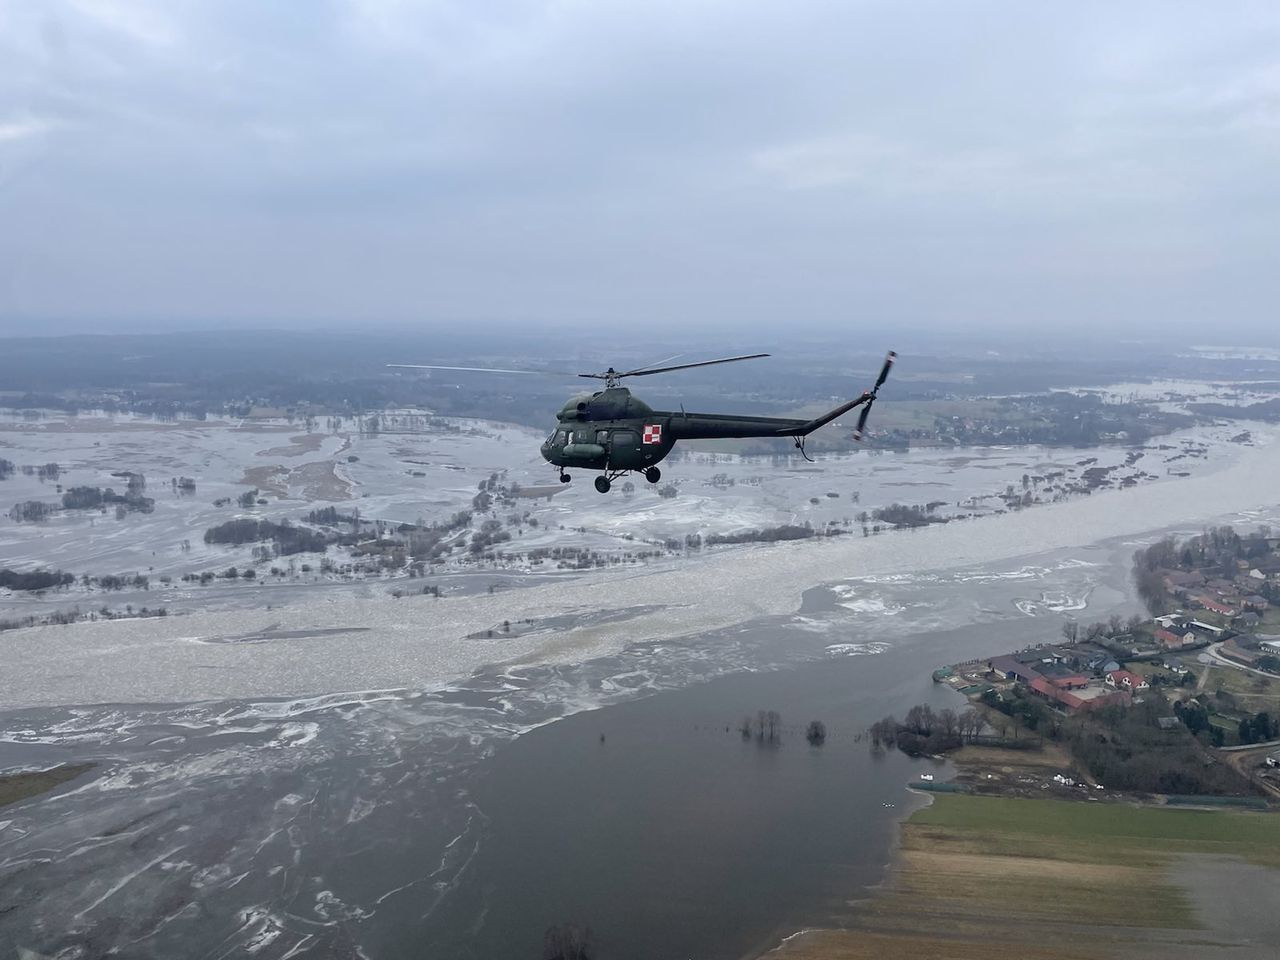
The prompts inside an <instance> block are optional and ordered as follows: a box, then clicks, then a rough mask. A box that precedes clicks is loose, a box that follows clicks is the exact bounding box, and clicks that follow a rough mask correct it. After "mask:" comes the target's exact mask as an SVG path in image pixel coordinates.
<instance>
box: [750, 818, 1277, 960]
mask: <svg viewBox="0 0 1280 960" xmlns="http://www.w3.org/2000/svg"><path fill="white" fill-rule="evenodd" d="M1278 868H1280V816H1276V815H1273V814H1266V813H1242V812H1203V811H1194V810H1170V809H1163V808H1156V807H1140V806H1136V805H1127V804H1111V803H1085V802H1078V801H1077V802H1073V801H1056V800H1020V799H1011V798H1003V797H973V796H958V795H939V796H937V797H935V798H934V803H933V805H932V806H930V807H928V808H926V809H924V810H921V811H919V812H918V813H916V814H915V815H914V816H913V817H912V818H911V819H910V820H909V821H908V822H907V823H905V824H903V826H902V844H901V849H900V851H899V854H898V856H897V858H896V862H895V864H894V866H893V869H892V873H891V876H890V879H889V880H888V882H887V883H886V884H885V885H884V887H883V888H882V889H881V890H880V891H879V892H878V893H877V894H876V895H875V896H874V897H872V898H871V899H870V900H868V901H865V902H862V903H859V904H856V905H854V906H853V908H852V913H851V916H850V920H849V923H848V926H847V927H846V928H844V929H838V930H811V931H807V932H805V933H803V934H800V935H798V936H795V937H793V938H791V939H790V940H788V941H787V942H786V943H784V944H783V945H782V946H780V947H778V948H777V949H776V950H775V951H773V952H771V953H770V954H769V956H770V957H771V958H776V960H862V958H872V957H875V958H884V960H895V958H907V957H928V958H931V960H991V958H1010V960H1012V958H1015V957H1017V958H1027V960H1075V958H1081V960H1083V958H1091V960H1092V958H1107V957H1125V958H1140V960H1148V958H1150V960H1154V958H1157V957H1159V958H1161V960H1170V958H1176V960H1183V958H1191V957H1196V958H1201V957H1206V958H1212V957H1233V958H1242V960H1262V958H1263V957H1268V958H1271V957H1273V956H1274V954H1273V952H1272V950H1273V947H1272V945H1273V944H1274V943H1276V942H1280V884H1277V883H1276V880H1280V869H1278ZM1237 905H1239V906H1238V907H1237Z"/></svg>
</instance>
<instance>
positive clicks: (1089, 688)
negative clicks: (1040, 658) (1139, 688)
mask: <svg viewBox="0 0 1280 960" xmlns="http://www.w3.org/2000/svg"><path fill="white" fill-rule="evenodd" d="M1028 686H1029V687H1030V689H1031V690H1032V692H1033V693H1036V694H1039V695H1040V696H1041V697H1044V699H1046V700H1048V701H1049V702H1050V703H1053V704H1055V705H1057V706H1059V707H1061V708H1062V709H1064V710H1066V711H1067V712H1068V713H1075V712H1077V711H1082V710H1095V709H1097V708H1098V707H1102V706H1105V705H1107V704H1110V703H1118V704H1122V705H1125V706H1128V704H1129V702H1130V695H1129V692H1128V691H1127V690H1116V689H1112V688H1110V687H1106V686H1103V685H1102V684H1101V683H1098V682H1097V681H1091V682H1089V683H1088V684H1086V685H1085V686H1083V687H1076V688H1074V689H1071V690H1065V689H1063V688H1061V687H1056V686H1054V685H1053V684H1052V683H1051V682H1050V681H1049V680H1047V679H1046V678H1044V677H1036V679H1035V680H1033V681H1031V683H1030V684H1029V685H1028Z"/></svg>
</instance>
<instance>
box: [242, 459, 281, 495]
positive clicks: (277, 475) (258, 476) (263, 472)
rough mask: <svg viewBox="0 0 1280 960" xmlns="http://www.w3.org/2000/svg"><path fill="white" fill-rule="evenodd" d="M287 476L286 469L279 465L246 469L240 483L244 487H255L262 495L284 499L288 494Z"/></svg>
mask: <svg viewBox="0 0 1280 960" xmlns="http://www.w3.org/2000/svg"><path fill="white" fill-rule="evenodd" d="M288 476H289V470H288V468H287V467H284V466H282V465H280V464H274V465H273V466H270V467H246V468H245V471H244V476H243V477H241V478H240V482H241V483H243V484H244V485H245V486H246V487H257V488H258V489H259V490H261V491H262V492H263V493H270V494H272V495H274V496H277V497H285V496H288V494H289V487H288Z"/></svg>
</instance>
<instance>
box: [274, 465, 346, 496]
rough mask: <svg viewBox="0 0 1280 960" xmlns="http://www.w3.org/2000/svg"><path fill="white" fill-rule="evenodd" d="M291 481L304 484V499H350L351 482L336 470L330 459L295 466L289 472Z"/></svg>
mask: <svg viewBox="0 0 1280 960" xmlns="http://www.w3.org/2000/svg"><path fill="white" fill-rule="evenodd" d="M289 482H290V483H300V484H302V497H303V499H304V500H330V501H333V500H350V499H351V484H349V483H347V481H345V480H343V479H341V478H340V477H339V476H338V475H337V473H335V472H334V464H333V462H332V461H330V460H317V461H315V462H313V463H304V464H303V465H302V466H300V467H296V468H294V470H293V471H292V472H290V474H289Z"/></svg>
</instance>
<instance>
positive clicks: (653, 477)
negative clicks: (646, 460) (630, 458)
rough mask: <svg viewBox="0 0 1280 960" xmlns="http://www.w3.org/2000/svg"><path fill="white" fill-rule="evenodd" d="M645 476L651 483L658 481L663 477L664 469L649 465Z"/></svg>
mask: <svg viewBox="0 0 1280 960" xmlns="http://www.w3.org/2000/svg"><path fill="white" fill-rule="evenodd" d="M644 478H645V479H646V480H648V481H649V482H650V483H657V482H658V481H659V480H661V479H662V471H661V470H659V469H658V468H657V467H649V468H647V469H646V470H645V472H644Z"/></svg>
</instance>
